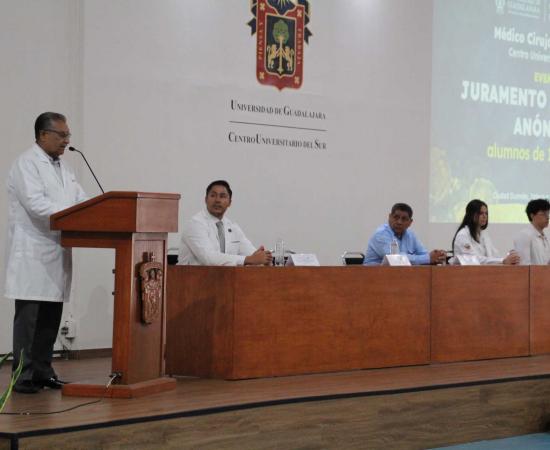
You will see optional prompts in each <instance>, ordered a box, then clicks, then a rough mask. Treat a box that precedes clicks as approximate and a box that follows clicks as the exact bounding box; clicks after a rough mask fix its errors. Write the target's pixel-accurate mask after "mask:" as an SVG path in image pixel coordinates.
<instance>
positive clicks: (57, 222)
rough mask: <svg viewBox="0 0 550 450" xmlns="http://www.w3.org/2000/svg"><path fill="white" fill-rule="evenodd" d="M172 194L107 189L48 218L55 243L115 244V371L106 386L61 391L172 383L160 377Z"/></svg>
mask: <svg viewBox="0 0 550 450" xmlns="http://www.w3.org/2000/svg"><path fill="white" fill-rule="evenodd" d="M179 199H180V196H179V194H159V193H148V192H107V193H106V194H103V195H100V196H98V197H95V198H92V199H90V200H88V201H86V202H83V203H79V204H78V205H75V206H73V207H71V208H68V209H65V210H63V211H60V212H58V213H56V214H54V215H52V216H51V218H50V227H51V229H52V230H61V245H62V246H64V247H92V248H114V249H115V270H114V273H115V291H114V322H113V361H112V372H113V373H119V374H120V376H119V377H118V378H117V379H116V380H115V382H114V383H113V384H112V385H111V386H110V387H109V388H108V390H107V388H106V383H107V381H108V378H105V379H101V380H91V381H85V382H79V383H71V384H67V385H65V386H64V387H63V394H64V395H72V396H80V397H103V396H106V397H118V398H131V397H140V396H143V395H148V394H152V393H156V392H161V391H165V390H170V389H174V388H175V385H176V381H175V380H174V379H172V378H168V377H165V376H164V374H165V372H164V368H165V363H164V359H165V344H166V300H165V298H166V272H167V271H166V267H167V264H166V253H167V251H166V250H167V249H166V242H167V237H168V232H177V231H178V202H179ZM147 263H150V264H147ZM149 269H150V270H149Z"/></svg>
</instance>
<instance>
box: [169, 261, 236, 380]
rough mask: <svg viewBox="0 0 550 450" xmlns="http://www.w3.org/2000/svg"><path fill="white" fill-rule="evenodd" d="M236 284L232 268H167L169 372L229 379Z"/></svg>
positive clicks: (231, 361) (171, 373)
mask: <svg viewBox="0 0 550 450" xmlns="http://www.w3.org/2000/svg"><path fill="white" fill-rule="evenodd" d="M233 280H234V268H232V267H200V266H168V281H167V286H166V313H167V316H166V373H167V374H169V375H190V376H198V377H208V378H229V376H230V373H231V370H232V364H233V294H234V293H233V284H234V283H233Z"/></svg>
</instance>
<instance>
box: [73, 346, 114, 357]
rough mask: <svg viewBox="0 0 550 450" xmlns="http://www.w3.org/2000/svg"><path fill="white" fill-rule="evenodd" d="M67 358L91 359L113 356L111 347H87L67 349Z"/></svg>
mask: <svg viewBox="0 0 550 450" xmlns="http://www.w3.org/2000/svg"><path fill="white" fill-rule="evenodd" d="M68 353H69V359H93V358H110V357H112V356H113V349H112V348H88V349H84V350H69V352H68Z"/></svg>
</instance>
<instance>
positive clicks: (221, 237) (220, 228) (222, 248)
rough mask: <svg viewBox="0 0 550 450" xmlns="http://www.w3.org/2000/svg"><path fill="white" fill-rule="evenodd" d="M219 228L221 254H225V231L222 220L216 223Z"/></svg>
mask: <svg viewBox="0 0 550 450" xmlns="http://www.w3.org/2000/svg"><path fill="white" fill-rule="evenodd" d="M216 227H217V228H218V241H220V252H222V253H225V233H224V230H223V222H222V221H221V220H220V221H218V222H216Z"/></svg>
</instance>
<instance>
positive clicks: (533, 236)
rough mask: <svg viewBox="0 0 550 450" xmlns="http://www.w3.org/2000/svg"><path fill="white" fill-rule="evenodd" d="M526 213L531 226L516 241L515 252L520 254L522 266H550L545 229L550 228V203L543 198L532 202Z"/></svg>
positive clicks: (549, 246) (521, 232) (549, 253)
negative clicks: (549, 217)
mask: <svg viewBox="0 0 550 450" xmlns="http://www.w3.org/2000/svg"><path fill="white" fill-rule="evenodd" d="M525 213H526V214H527V218H528V219H529V222H530V224H529V225H528V226H527V227H525V228H524V229H522V230H521V231H520V232H519V234H518V235H517V236H516V238H515V239H514V250H515V251H516V252H517V253H518V254H519V257H520V264H522V265H530V264H549V263H550V244H549V243H548V239H547V237H546V235H545V234H544V229H545V228H546V227H547V226H548V215H549V213H550V203H549V202H548V200H546V199H542V198H539V199H537V200H531V201H530V202H529V203H527V207H526V208H525Z"/></svg>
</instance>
